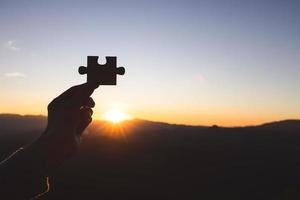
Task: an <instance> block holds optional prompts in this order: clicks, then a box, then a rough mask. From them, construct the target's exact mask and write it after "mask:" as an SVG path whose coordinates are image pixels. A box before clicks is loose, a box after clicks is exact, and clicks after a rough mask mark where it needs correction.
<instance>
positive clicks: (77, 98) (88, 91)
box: [70, 83, 98, 107]
mask: <svg viewBox="0 0 300 200" xmlns="http://www.w3.org/2000/svg"><path fill="white" fill-rule="evenodd" d="M97 87H98V86H97V85H95V84H94V83H85V84H82V85H81V87H80V89H79V90H78V91H77V92H76V94H74V96H72V98H71V100H70V101H71V103H72V104H73V105H75V106H77V107H81V106H83V105H84V103H85V102H86V101H87V100H88V98H89V97H90V96H91V95H92V94H93V92H94V90H95V89H96V88H97Z"/></svg>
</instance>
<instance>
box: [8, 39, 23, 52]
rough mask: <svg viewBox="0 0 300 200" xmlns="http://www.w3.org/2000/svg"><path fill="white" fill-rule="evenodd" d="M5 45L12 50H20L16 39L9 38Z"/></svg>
mask: <svg viewBox="0 0 300 200" xmlns="http://www.w3.org/2000/svg"><path fill="white" fill-rule="evenodd" d="M4 47H5V48H6V49H9V50H11V51H19V50H20V48H19V47H17V45H16V40H8V41H7V42H6V43H5V44H4Z"/></svg>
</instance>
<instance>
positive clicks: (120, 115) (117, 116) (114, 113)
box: [105, 109, 130, 123]
mask: <svg viewBox="0 0 300 200" xmlns="http://www.w3.org/2000/svg"><path fill="white" fill-rule="evenodd" d="M105 119H106V120H108V121H110V122H112V123H119V122H122V121H124V120H128V119H130V116H129V115H128V114H126V113H124V112H122V111H121V110H118V109H112V110H110V111H108V112H107V113H106V114H105Z"/></svg>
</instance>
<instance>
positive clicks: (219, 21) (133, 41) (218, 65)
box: [0, 0, 300, 125]
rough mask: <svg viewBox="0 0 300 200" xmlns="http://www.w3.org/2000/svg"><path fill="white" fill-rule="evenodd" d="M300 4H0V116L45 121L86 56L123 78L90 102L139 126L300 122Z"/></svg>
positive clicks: (99, 112) (226, 0)
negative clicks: (145, 122) (114, 67)
mask: <svg viewBox="0 0 300 200" xmlns="http://www.w3.org/2000/svg"><path fill="white" fill-rule="evenodd" d="M299 10H300V2H299V1H296V0H295V1H292V0H286V1H283V0H282V1H276V0H273V1H264V0H260V1H254V0H253V1H250V0H249V1H246V0H245V1H242V0H239V1H238V0H223V1H221V0H219V1H217V0H210V1H200V0H199V1H0V27H1V28H0V44H1V47H0V81H1V86H0V88H1V91H2V92H1V96H0V97H1V100H0V101H1V105H0V112H14V113H15V112H16V113H21V114H25V113H29V114H46V105H47V103H48V102H49V101H51V99H52V98H54V97H55V96H56V95H58V94H59V93H60V92H62V91H63V90H65V89H66V88H68V87H70V86H72V85H74V84H79V83H82V82H84V81H85V76H81V75H79V74H78V72H77V68H78V66H80V65H85V64H86V56H88V55H97V56H100V58H101V60H100V62H102V63H104V62H105V59H104V56H107V55H116V56H118V63H119V65H123V66H125V67H126V74H125V76H123V77H119V79H118V86H117V87H111V86H103V87H100V89H98V90H97V91H96V92H95V94H94V95H93V97H94V99H95V100H96V104H97V107H96V109H95V116H96V117H97V118H101V117H102V116H103V113H105V112H106V111H107V110H109V109H110V108H112V107H120V109H122V110H124V111H126V112H128V113H130V114H131V115H133V116H135V117H139V118H146V119H150V120H159V121H167V122H171V123H186V124H221V125H244V124H253V123H261V122H265V121H270V120H279V119H285V118H300V104H299V102H300V91H299V85H300V56H299V55H300V37H299V35H300V26H299V24H300V12H299Z"/></svg>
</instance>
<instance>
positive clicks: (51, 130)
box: [38, 83, 97, 171]
mask: <svg viewBox="0 0 300 200" xmlns="http://www.w3.org/2000/svg"><path fill="white" fill-rule="evenodd" d="M96 88H97V86H95V85H93V84H89V83H85V84H82V85H77V86H74V87H71V88H70V89H68V90H67V91H65V92H64V93H62V94H61V95H60V96H58V97H57V98H55V99H54V100H53V101H52V102H51V103H50V104H49V105H48V125H47V128H46V131H45V133H44V134H42V136H41V137H40V139H39V140H38V141H39V143H40V144H41V145H43V146H44V148H46V152H47V168H48V169H49V170H50V171H52V170H54V169H56V168H57V167H58V166H59V165H60V164H62V163H63V162H64V161H65V160H66V159H68V158H69V157H71V155H73V154H74V153H75V152H76V151H77V150H78V147H79V144H80V138H81V135H82V133H83V131H84V129H85V128H86V127H87V126H88V125H89V124H90V123H91V121H92V114H93V110H92V109H91V108H92V107H94V106H95V102H94V101H93V99H92V98H91V97H90V96H91V95H92V93H93V91H94V89H96Z"/></svg>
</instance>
